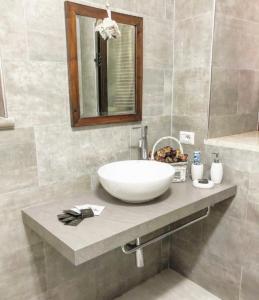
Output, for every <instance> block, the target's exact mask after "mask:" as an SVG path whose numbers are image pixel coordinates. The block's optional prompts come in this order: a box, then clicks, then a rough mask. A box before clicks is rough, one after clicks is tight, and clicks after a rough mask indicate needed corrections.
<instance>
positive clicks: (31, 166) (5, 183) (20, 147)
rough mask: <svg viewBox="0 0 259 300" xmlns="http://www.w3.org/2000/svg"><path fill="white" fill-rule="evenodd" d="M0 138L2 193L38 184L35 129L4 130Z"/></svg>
mask: <svg viewBox="0 0 259 300" xmlns="http://www.w3.org/2000/svg"><path fill="white" fill-rule="evenodd" d="M23 138H24V140H23ZM0 140H1V142H0V152H1V154H0V161H1V162H0V173H1V177H0V182H1V184H0V185H1V191H0V193H4V192H8V191H13V190H18V189H22V188H26V187H30V186H34V185H37V184H38V174H37V162H36V148H35V140H34V132H33V129H31V128H30V129H20V130H16V131H10V132H9V131H7V132H6V131H2V132H0Z"/></svg>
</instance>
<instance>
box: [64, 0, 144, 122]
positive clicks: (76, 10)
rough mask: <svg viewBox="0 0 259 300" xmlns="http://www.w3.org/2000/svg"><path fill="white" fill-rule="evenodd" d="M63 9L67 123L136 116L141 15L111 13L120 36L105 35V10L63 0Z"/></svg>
mask: <svg viewBox="0 0 259 300" xmlns="http://www.w3.org/2000/svg"><path fill="white" fill-rule="evenodd" d="M65 12H66V34H67V54H68V74H69V94H70V108H71V109H70V113H71V125H72V127H83V126H88V125H101V124H102V125H103V124H114V123H123V122H138V121H141V120H142V83H143V18H141V17H137V16H131V15H127V14H122V13H118V12H111V18H112V20H113V21H114V22H116V24H118V27H119V30H120V32H121V35H120V36H119V37H118V38H116V39H108V40H105V39H103V38H102V37H101V35H100V33H99V32H98V31H97V32H96V25H97V24H100V22H101V21H102V20H104V19H105V18H107V10H106V9H99V8H95V7H91V6H86V5H82V4H78V3H73V2H69V1H65ZM101 32H102V31H101Z"/></svg>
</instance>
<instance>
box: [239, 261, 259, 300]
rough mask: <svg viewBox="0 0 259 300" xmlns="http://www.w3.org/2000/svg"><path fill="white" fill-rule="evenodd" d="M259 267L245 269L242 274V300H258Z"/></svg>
mask: <svg viewBox="0 0 259 300" xmlns="http://www.w3.org/2000/svg"><path fill="white" fill-rule="evenodd" d="M258 287H259V266H258V265H254V266H251V267H249V268H244V269H243V272H242V283H241V293H240V300H256V299H257V298H258V293H259V288H258Z"/></svg>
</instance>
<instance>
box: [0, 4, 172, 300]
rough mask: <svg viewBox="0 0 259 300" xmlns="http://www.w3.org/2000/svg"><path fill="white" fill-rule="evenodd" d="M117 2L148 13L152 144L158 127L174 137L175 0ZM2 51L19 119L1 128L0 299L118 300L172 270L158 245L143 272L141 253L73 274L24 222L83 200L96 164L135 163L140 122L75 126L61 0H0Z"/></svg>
mask: <svg viewBox="0 0 259 300" xmlns="http://www.w3.org/2000/svg"><path fill="white" fill-rule="evenodd" d="M90 2H92V4H99V5H100V4H102V5H104V4H105V1H104V0H93V1H90ZM110 4H111V7H112V8H113V7H115V8H118V9H126V10H129V11H130V12H132V13H137V14H142V15H143V16H144V24H145V27H144V36H145V41H144V48H145V52H144V53H145V56H144V69H145V70H152V73H153V74H154V76H156V75H157V74H158V76H157V77H156V78H157V79H158V80H160V75H161V82H160V81H159V84H158V85H157V86H155V87H153V86H152V83H150V82H147V83H145V82H144V87H143V88H144V104H143V110H144V116H143V118H144V121H143V123H145V124H148V125H149V128H150V134H149V137H150V140H149V142H150V146H151V145H152V144H153V143H154V141H155V140H157V139H158V138H159V137H160V136H161V132H163V134H164V135H168V134H169V133H170V117H171V116H170V109H167V106H171V95H172V85H171V84H170V81H171V78H172V71H173V68H172V46H171V45H172V37H173V35H172V34H173V27H172V18H171V17H172V16H173V1H171V0H164V1H153V4H152V9H151V6H150V5H148V3H146V2H144V1H135V0H126V1H120V0H118V1H117V0H112V1H110ZM154 11H155V12H156V13H154ZM161 31H166V33H165V34H163V35H161V34H160V33H161ZM0 53H1V57H2V58H3V69H4V75H5V81H6V96H7V104H8V112H9V116H10V117H13V118H15V120H16V123H15V125H16V129H15V130H14V131H1V132H0V175H1V176H0V186H1V188H0V199H1V201H0V207H1V211H0V215H1V222H0V223H1V233H0V242H1V244H2V245H3V244H4V245H6V247H1V250H0V291H1V296H0V298H1V299H3V300H66V299H69V300H71V299H73V300H74V299H75V300H80V299H89V300H92V299H98V300H99V299H111V298H112V297H113V296H114V293H117V292H118V291H126V290H127V289H128V288H130V287H132V286H134V285H135V284H137V283H139V282H141V281H142V280H144V279H146V278H148V277H150V276H151V275H153V274H155V273H157V272H158V271H159V270H160V269H161V265H163V267H166V266H167V265H168V255H167V256H166V255H165V254H164V253H166V250H165V251H164V250H163V249H162V248H161V244H157V245H155V246H154V247H152V248H150V250H147V251H146V254H147V257H146V267H145V269H144V270H138V269H137V268H135V262H134V256H130V257H129V256H124V255H122V254H121V252H120V251H112V252H110V253H109V255H108V254H107V255H105V256H103V258H102V259H101V260H97V261H94V262H92V263H91V264H90V265H89V264H88V265H85V266H84V267H83V268H82V269H81V273H80V270H79V271H78V272H76V271H75V270H74V269H73V268H72V266H71V265H69V264H67V262H66V261H65V260H63V259H62V258H61V257H59V255H57V254H56V253H55V252H54V251H53V250H50V249H49V248H48V247H47V246H44V247H43V245H42V241H41V240H40V239H39V238H38V236H36V235H35V234H33V233H32V232H30V231H29V230H28V229H25V228H24V225H23V223H22V219H21V210H22V209H23V208H25V207H28V206H30V205H35V204H37V203H46V202H48V201H51V200H53V199H54V198H56V197H59V196H60V197H61V198H60V199H61V200H60V201H62V200H63V197H64V198H65V197H67V196H68V197H69V196H70V197H76V196H77V195H78V194H82V193H83V192H86V191H87V190H89V189H90V187H91V185H92V186H95V182H96V177H95V171H96V169H97V168H98V166H100V165H101V164H104V163H106V162H110V161H112V160H118V159H128V158H129V155H130V153H129V139H130V128H131V127H132V126H133V125H136V124H127V125H117V126H105V127H103V126H101V127H91V128H84V129H82V130H72V129H71V127H70V118H69V100H68V78H67V64H66V37H65V19H64V1H63V0H24V1H19V0H12V1H11V2H10V1H5V0H0ZM150 89H152V93H151V92H150V91H149V90H150ZM152 94H154V95H157V96H156V97H152ZM138 125H139V124H138ZM64 193H65V195H64ZM62 195H64V196H62ZM4 216H5V217H4ZM3 220H5V221H3ZM165 246H166V247H168V245H165ZM165 249H167V248H165ZM161 253H163V256H162V254H161ZM167 253H168V252H167ZM165 257H166V258H165ZM53 261H55V262H57V263H56V264H54V265H52V264H53ZM161 262H163V264H161ZM14 266H15V267H14ZM102 266H103V267H102ZM133 266H134V267H133ZM61 270H64V273H62V272H61ZM82 274H85V275H84V276H83V275H82ZM92 274H96V275H94V276H92ZM51 275H52V276H51ZM110 279H112V280H111V281H110ZM100 286H101V287H100ZM96 293H97V294H96Z"/></svg>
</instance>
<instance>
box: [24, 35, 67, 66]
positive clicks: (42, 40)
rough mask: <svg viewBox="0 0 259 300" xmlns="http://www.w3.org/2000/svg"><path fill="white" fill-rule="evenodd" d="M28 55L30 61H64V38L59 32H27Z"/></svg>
mask: <svg viewBox="0 0 259 300" xmlns="http://www.w3.org/2000/svg"><path fill="white" fill-rule="evenodd" d="M28 49H29V57H30V59H31V60H32V61H64V62H65V61H66V59H67V56H66V40H65V34H64V32H60V34H58V33H57V34H52V33H42V32H39V31H29V32H28Z"/></svg>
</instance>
